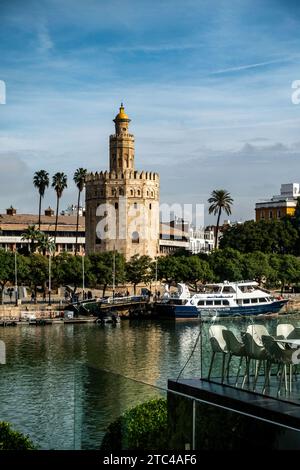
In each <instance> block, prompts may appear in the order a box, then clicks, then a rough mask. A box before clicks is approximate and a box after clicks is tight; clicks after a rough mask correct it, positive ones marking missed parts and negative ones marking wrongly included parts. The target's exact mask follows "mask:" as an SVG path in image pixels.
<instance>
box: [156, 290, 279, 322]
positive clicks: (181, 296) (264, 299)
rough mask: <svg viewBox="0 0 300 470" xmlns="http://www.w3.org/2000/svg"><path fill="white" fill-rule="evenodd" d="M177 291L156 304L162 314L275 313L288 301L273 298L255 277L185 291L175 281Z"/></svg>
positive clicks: (234, 314)
mask: <svg viewBox="0 0 300 470" xmlns="http://www.w3.org/2000/svg"><path fill="white" fill-rule="evenodd" d="M179 286H180V288H179V290H178V294H177V295H174V296H173V297H171V296H170V298H169V299H165V302H162V303H161V304H160V305H158V306H157V309H158V313H159V314H161V315H162V316H168V317H174V318H199V317H200V318H201V317H202V316H203V317H204V316H205V317H207V316H209V313H210V311H211V315H212V316H216V315H217V316H222V317H224V316H244V315H268V314H273V315H274V314H277V313H279V311H280V310H281V309H282V307H283V306H284V305H285V304H286V303H287V302H288V300H286V299H283V298H275V297H274V296H273V295H272V294H271V293H270V292H268V291H267V290H265V289H262V288H260V287H259V284H258V283H257V282H255V281H239V282H228V281H224V282H223V283H216V284H209V285H208V284H207V285H204V286H202V288H201V290H200V292H197V293H195V294H194V295H192V296H191V295H190V293H189V294H187V290H188V289H187V287H186V286H185V288H184V289H183V287H182V286H184V285H182V284H180V285H179Z"/></svg>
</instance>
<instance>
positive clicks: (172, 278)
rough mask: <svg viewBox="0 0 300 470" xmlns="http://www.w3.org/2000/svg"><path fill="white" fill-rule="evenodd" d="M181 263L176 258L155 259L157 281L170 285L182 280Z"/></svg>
mask: <svg viewBox="0 0 300 470" xmlns="http://www.w3.org/2000/svg"><path fill="white" fill-rule="evenodd" d="M182 274H183V273H182V261H181V258H180V257H177V256H172V255H169V256H161V257H159V258H158V259H157V279H159V280H161V281H164V282H165V283H166V284H169V285H171V284H172V283H176V282H179V281H181V280H182Z"/></svg>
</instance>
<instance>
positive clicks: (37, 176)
mask: <svg viewBox="0 0 300 470" xmlns="http://www.w3.org/2000/svg"><path fill="white" fill-rule="evenodd" d="M33 185H34V187H35V188H37V189H38V192H39V196H40V197H39V230H40V229H41V211H42V198H43V197H44V195H45V190H46V188H48V186H49V173H47V171H45V170H39V171H36V172H35V173H34V176H33Z"/></svg>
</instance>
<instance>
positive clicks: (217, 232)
mask: <svg viewBox="0 0 300 470" xmlns="http://www.w3.org/2000/svg"><path fill="white" fill-rule="evenodd" d="M221 212H222V207H220V208H219V213H218V218H217V226H216V238H215V250H216V249H217V248H218V234H219V225H220V217H221Z"/></svg>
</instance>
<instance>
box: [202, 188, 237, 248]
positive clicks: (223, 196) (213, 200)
mask: <svg viewBox="0 0 300 470" xmlns="http://www.w3.org/2000/svg"><path fill="white" fill-rule="evenodd" d="M208 202H209V204H210V206H209V208H208V212H209V214H214V215H217V214H218V218H217V226H216V235H215V237H216V238H215V249H216V248H217V247H218V233H219V225H220V217H221V213H222V210H223V211H225V212H226V214H227V215H229V214H231V205H232V204H233V199H232V197H231V196H230V193H229V192H228V191H226V190H225V189H215V190H214V191H213V192H212V193H211V197H210V198H209V199H208Z"/></svg>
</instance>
